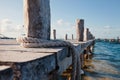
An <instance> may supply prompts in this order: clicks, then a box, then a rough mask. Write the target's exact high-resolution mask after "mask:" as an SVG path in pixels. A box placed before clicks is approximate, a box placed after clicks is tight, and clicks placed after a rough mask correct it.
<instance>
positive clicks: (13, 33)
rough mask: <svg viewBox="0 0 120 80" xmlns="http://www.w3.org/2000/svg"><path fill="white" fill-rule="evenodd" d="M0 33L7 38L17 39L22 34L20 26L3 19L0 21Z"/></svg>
mask: <svg viewBox="0 0 120 80" xmlns="http://www.w3.org/2000/svg"><path fill="white" fill-rule="evenodd" d="M0 30H1V31H0V32H1V34H3V35H5V36H9V37H17V36H18V35H20V34H21V32H23V27H22V26H21V25H18V24H15V23H14V22H13V21H12V20H10V19H3V20H1V21H0Z"/></svg>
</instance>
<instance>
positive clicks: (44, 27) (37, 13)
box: [24, 0, 50, 40]
mask: <svg viewBox="0 0 120 80" xmlns="http://www.w3.org/2000/svg"><path fill="white" fill-rule="evenodd" d="M24 26H25V28H26V31H27V34H26V37H32V38H39V39H47V40H49V39H50V2H49V0H35V1H34V0H24Z"/></svg>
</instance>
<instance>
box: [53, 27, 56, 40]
mask: <svg viewBox="0 0 120 80" xmlns="http://www.w3.org/2000/svg"><path fill="white" fill-rule="evenodd" d="M53 39H54V40H55V39H56V30H55V29H54V30H53Z"/></svg>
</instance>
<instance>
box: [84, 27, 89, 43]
mask: <svg viewBox="0 0 120 80" xmlns="http://www.w3.org/2000/svg"><path fill="white" fill-rule="evenodd" d="M88 40H89V29H88V28H86V29H85V32H84V41H88Z"/></svg>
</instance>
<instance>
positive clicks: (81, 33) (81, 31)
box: [76, 19, 84, 41]
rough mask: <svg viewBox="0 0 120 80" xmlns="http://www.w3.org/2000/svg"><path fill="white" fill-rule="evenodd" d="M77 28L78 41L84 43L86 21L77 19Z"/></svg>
mask: <svg viewBox="0 0 120 80" xmlns="http://www.w3.org/2000/svg"><path fill="white" fill-rule="evenodd" d="M76 28H77V41H83V37H84V20H83V19H77V22H76Z"/></svg>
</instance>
